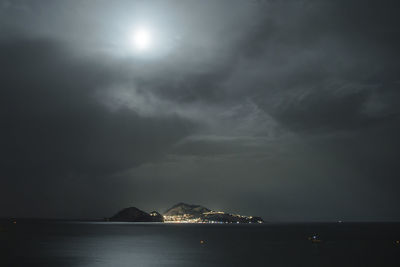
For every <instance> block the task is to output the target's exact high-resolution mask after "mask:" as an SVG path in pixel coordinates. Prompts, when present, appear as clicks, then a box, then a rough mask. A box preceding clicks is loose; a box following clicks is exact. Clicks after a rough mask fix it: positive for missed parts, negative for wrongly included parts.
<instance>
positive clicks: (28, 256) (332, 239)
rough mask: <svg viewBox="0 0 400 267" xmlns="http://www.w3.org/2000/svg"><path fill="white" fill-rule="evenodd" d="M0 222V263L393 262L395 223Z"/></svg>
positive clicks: (398, 255) (399, 255) (399, 235)
mask: <svg viewBox="0 0 400 267" xmlns="http://www.w3.org/2000/svg"><path fill="white" fill-rule="evenodd" d="M0 225H1V228H0V229H2V231H0V244H1V245H0V249H1V252H0V253H1V254H0V256H1V258H0V266H72V267H74V266H93V267H102V266H139V267H141V266H143V267H147V266H171V267H172V266H178V267H179V266H182V267H183V266H185V267H191V266H253V265H257V266H400V245H396V244H395V243H394V240H396V239H400V224H360V223H359V224H346V223H341V224H337V223H331V224H265V225H191V224H181V225H176V224H173V225H171V224H157V223H153V224H151V223H149V224H146V223H111V222H110V223H109V222H104V223H98V222H93V223H91V222H80V223H79V222H55V221H22V222H18V223H17V224H15V225H14V224H11V223H10V222H7V221H4V222H0ZM314 233H317V234H318V235H319V236H320V237H321V239H322V242H321V243H318V244H315V243H312V242H310V240H308V237H309V236H310V235H312V234H314Z"/></svg>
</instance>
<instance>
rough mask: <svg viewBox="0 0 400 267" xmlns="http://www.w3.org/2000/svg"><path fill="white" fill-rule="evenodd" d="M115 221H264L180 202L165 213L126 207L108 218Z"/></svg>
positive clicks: (259, 218)
mask: <svg viewBox="0 0 400 267" xmlns="http://www.w3.org/2000/svg"><path fill="white" fill-rule="evenodd" d="M107 220H108V221H114V222H164V223H264V220H263V219H262V218H261V217H257V216H244V215H240V214H231V213H226V212H223V211H213V210H210V209H208V208H206V207H204V206H201V205H192V204H186V203H182V202H181V203H178V204H176V205H174V206H172V207H171V208H169V209H167V210H166V211H165V212H164V214H163V215H161V214H160V213H158V212H157V211H152V212H150V213H147V212H145V211H143V210H140V209H138V208H136V207H130V208H125V209H123V210H121V211H119V212H118V213H117V214H115V215H114V216H112V217H110V218H108V219H107Z"/></svg>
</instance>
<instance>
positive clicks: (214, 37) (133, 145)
mask: <svg viewBox="0 0 400 267" xmlns="http://www.w3.org/2000/svg"><path fill="white" fill-rule="evenodd" d="M399 12H400V4H399V1H368V3H367V2H366V1H361V0H360V1H349V0H343V1H342V0H339V1H336V0H335V1H321V0H318V1H317V0H315V1H301V0H299V1H272V0H270V1H263V0H248V1H232V0H226V1H218V0H216V1H205V0H197V1H189V0H186V1H183V0H177V1H167V0H163V1H161V0H160V1H144V0H143V1H105V0H98V1H94V0H82V1H61V0H59V1H53V0H38V1H20V0H13V1H5V0H0V119H1V131H0V160H1V162H0V216H24V217H56V218H96V217H99V218H101V217H108V216H111V215H113V214H114V213H115V212H116V211H118V210H120V209H121V208H124V207H128V206H136V207H138V208H141V209H144V210H146V211H151V210H158V211H160V212H163V211H165V209H167V208H168V207H169V206H172V205H173V204H175V203H176V202H181V201H183V202H187V203H194V204H202V205H204V206H206V207H208V208H210V209H215V210H225V211H228V212H235V213H236V212H237V213H241V214H244V215H259V216H262V217H263V218H264V219H265V220H267V221H311V220H400V213H399V209H398V207H399V204H400V194H399V191H398V189H399V187H400V181H399V178H400V164H399V163H398V162H399V157H400V153H399V151H400V141H399V136H400V119H399V112H400V105H399V104H400V57H399V56H400V50H399V47H400V35H399V34H400V17H399V15H398V14H399ZM138 29H144V30H145V31H147V32H146V34H148V35H149V36H150V37H149V38H150V41H151V42H150V44H149V46H148V47H146V49H137V47H135V44H134V43H132V38H135V37H134V36H135V33H136V32H137V30H138Z"/></svg>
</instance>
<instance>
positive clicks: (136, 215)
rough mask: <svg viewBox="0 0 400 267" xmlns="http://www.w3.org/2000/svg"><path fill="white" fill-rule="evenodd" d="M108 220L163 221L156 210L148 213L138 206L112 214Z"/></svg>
mask: <svg viewBox="0 0 400 267" xmlns="http://www.w3.org/2000/svg"><path fill="white" fill-rule="evenodd" d="M109 220H110V221H114V222H163V221H164V219H163V216H162V215H161V214H160V213H158V212H157V211H152V212H150V213H147V212H144V211H142V210H140V209H138V208H135V207H130V208H125V209H123V210H121V211H119V212H118V213H117V214H115V215H114V216H112V217H111V218H110V219H109Z"/></svg>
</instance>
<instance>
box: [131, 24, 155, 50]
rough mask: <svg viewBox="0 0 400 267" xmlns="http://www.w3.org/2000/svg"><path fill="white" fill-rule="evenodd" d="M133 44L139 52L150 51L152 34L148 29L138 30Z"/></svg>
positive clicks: (134, 34)
mask: <svg viewBox="0 0 400 267" xmlns="http://www.w3.org/2000/svg"><path fill="white" fill-rule="evenodd" d="M132 44H133V46H134V48H135V49H137V50H141V51H143V50H148V49H149V48H150V47H151V44H152V36H151V32H150V31H148V30H147V29H138V30H136V31H135V32H134V33H133V35H132Z"/></svg>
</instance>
